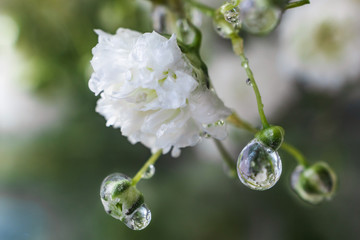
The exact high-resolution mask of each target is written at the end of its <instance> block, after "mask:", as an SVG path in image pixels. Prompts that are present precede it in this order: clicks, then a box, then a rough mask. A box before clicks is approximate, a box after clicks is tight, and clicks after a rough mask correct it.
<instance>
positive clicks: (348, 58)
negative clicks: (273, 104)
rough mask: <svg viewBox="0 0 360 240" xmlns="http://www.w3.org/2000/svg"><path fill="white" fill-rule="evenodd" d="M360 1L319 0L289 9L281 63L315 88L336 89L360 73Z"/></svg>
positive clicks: (282, 31) (282, 35)
mask: <svg viewBox="0 0 360 240" xmlns="http://www.w3.org/2000/svg"><path fill="white" fill-rule="evenodd" d="M359 11H360V4H359V1H357V2H356V1H354V0H342V1H338V0H316V1H311V4H309V5H306V6H302V7H299V8H296V9H294V10H289V11H286V13H285V14H284V17H283V19H282V22H281V24H280V31H279V34H280V46H281V47H280V49H281V54H280V65H281V66H280V67H281V69H282V70H284V71H285V72H286V73H288V74H289V76H291V75H296V76H297V77H300V79H301V80H303V81H306V83H307V84H308V85H309V86H310V87H313V88H318V89H329V90H335V89H338V88H339V87H340V86H342V85H343V84H344V82H345V81H352V80H357V79H358V78H359V77H360V14H359Z"/></svg>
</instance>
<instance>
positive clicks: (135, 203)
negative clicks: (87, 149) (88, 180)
mask: <svg viewBox="0 0 360 240" xmlns="http://www.w3.org/2000/svg"><path fill="white" fill-rule="evenodd" d="M100 197H101V202H102V204H103V206H104V209H105V211H106V212H107V213H108V214H109V215H111V216H112V217H114V218H116V219H119V220H120V221H122V222H123V223H125V225H126V226H127V227H129V228H131V229H133V230H142V229H144V228H145V227H147V225H148V224H149V223H150V221H151V212H150V210H149V209H148V208H147V206H146V205H145V203H144V197H143V195H142V193H141V192H140V191H139V190H137V189H136V187H135V186H132V185H131V178H129V177H128V176H126V175H124V174H121V173H114V174H111V175H109V176H107V177H106V178H105V179H104V181H103V182H102V184H101V189H100Z"/></svg>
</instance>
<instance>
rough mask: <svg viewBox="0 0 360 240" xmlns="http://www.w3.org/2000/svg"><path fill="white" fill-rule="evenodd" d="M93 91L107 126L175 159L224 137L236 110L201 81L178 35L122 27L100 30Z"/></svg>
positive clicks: (93, 61)
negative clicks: (226, 121) (182, 150)
mask: <svg viewBox="0 0 360 240" xmlns="http://www.w3.org/2000/svg"><path fill="white" fill-rule="evenodd" d="M96 33H97V34H98V35H99V43H98V44H97V45H96V46H95V47H94V48H93V59H92V60H91V64H92V67H93V69H94V73H93V74H92V76H91V79H90V81H89V88H90V89H91V90H92V91H93V92H94V93H95V94H96V95H98V94H101V95H100V96H101V98H100V99H99V100H98V103H97V107H96V111H97V112H99V113H100V114H102V115H103V116H104V117H105V118H106V120H107V123H106V125H107V126H113V127H115V128H120V129H121V132H122V134H123V135H124V136H127V137H128V139H129V141H130V142H132V143H137V142H141V143H142V144H144V145H145V146H147V147H148V148H150V149H151V150H152V152H155V151H157V150H160V149H162V151H163V153H167V152H169V151H170V149H172V156H174V157H176V156H178V155H179V154H180V148H184V147H187V146H194V145H195V144H196V143H198V142H199V141H200V139H201V138H202V137H204V136H205V135H211V136H212V137H215V138H218V139H223V138H225V137H226V135H227V134H226V129H225V125H224V124H223V121H222V120H223V119H225V118H226V117H227V116H228V115H229V114H230V110H229V109H228V108H226V107H225V106H224V104H223V102H222V101H221V100H220V99H219V98H218V97H217V96H216V94H215V93H214V92H213V91H210V90H209V89H207V88H206V86H204V84H201V83H199V81H198V80H197V79H196V77H195V76H196V75H195V74H194V69H193V66H192V65H191V63H190V61H189V60H188V59H187V58H186V56H185V55H184V54H183V53H182V52H181V50H180V48H179V46H178V44H177V40H176V36H175V35H172V36H171V38H170V39H167V38H165V37H163V36H161V35H159V34H158V33H156V32H152V33H145V34H142V33H139V32H136V31H132V30H129V29H123V28H120V29H118V30H117V32H116V34H115V35H111V34H108V33H105V32H103V31H100V30H96Z"/></svg>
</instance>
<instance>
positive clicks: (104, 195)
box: [100, 173, 131, 219]
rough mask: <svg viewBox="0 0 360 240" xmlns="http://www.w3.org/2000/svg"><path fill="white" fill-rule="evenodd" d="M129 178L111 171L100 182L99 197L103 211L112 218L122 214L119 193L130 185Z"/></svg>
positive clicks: (118, 217)
mask: <svg viewBox="0 0 360 240" xmlns="http://www.w3.org/2000/svg"><path fill="white" fill-rule="evenodd" d="M130 181H131V178H129V177H128V176H126V175H124V174H122V173H113V174H111V175H109V176H107V177H106V178H105V179H104V181H103V182H102V184H101V188H100V198H101V202H102V204H103V206H104V209H105V211H106V212H107V213H108V214H110V215H111V216H113V217H114V218H117V219H120V218H121V217H122V215H123V213H122V204H121V203H120V198H118V197H115V196H114V194H115V195H116V194H117V195H119V194H121V193H122V192H125V191H126V190H127V189H128V188H129V187H130V185H131V184H130Z"/></svg>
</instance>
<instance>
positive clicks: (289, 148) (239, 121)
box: [226, 112, 309, 167]
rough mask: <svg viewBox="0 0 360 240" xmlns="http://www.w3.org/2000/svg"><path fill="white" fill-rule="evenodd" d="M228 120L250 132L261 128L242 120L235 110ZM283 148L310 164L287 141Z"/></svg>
mask: <svg viewBox="0 0 360 240" xmlns="http://www.w3.org/2000/svg"><path fill="white" fill-rule="evenodd" d="M226 121H227V122H228V123H230V124H233V125H234V126H235V127H238V128H242V129H245V130H247V131H249V132H252V133H256V132H258V131H259V130H258V129H256V128H255V127H253V126H252V125H251V124H250V123H247V122H246V121H244V120H242V119H241V118H240V117H239V116H238V115H237V114H236V113H234V112H233V114H231V115H230V116H229V117H228V118H227V119H226ZM281 148H282V149H283V150H285V151H287V152H288V153H289V154H290V155H292V156H293V157H294V158H295V159H296V161H297V162H298V163H299V164H300V165H302V166H304V167H306V166H308V165H309V164H308V162H307V161H306V159H305V157H304V156H303V155H302V154H301V152H300V151H299V150H298V149H297V148H295V147H294V146H292V145H290V144H288V143H286V142H283V143H282V144H281Z"/></svg>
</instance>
